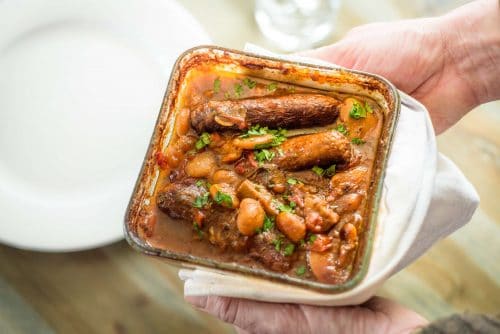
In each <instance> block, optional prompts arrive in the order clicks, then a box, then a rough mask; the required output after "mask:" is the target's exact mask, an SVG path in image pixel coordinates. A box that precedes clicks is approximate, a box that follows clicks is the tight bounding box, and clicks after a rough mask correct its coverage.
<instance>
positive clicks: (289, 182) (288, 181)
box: [286, 177, 299, 186]
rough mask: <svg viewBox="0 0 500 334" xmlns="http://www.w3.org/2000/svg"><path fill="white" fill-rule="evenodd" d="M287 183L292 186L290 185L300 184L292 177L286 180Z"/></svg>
mask: <svg viewBox="0 0 500 334" xmlns="http://www.w3.org/2000/svg"><path fill="white" fill-rule="evenodd" d="M286 183H288V184H290V185H292V186H293V185H294V184H297V183H299V181H298V180H297V179H294V178H293V177H290V178H288V179H287V180H286Z"/></svg>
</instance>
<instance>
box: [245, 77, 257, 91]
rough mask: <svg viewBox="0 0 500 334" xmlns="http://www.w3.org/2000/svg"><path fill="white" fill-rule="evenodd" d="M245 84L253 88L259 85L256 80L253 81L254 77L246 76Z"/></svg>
mask: <svg viewBox="0 0 500 334" xmlns="http://www.w3.org/2000/svg"><path fill="white" fill-rule="evenodd" d="M243 84H244V85H245V86H247V87H248V88H250V89H252V88H255V86H257V82H256V81H253V80H252V79H250V78H245V79H243Z"/></svg>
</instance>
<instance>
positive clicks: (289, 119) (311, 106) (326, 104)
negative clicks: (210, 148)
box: [191, 94, 340, 133]
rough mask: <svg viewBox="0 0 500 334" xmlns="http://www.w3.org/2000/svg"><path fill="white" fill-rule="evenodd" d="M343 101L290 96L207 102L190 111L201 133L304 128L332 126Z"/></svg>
mask: <svg viewBox="0 0 500 334" xmlns="http://www.w3.org/2000/svg"><path fill="white" fill-rule="evenodd" d="M339 104H340V101H339V100H337V99H336V98H334V97H331V96H327V95H321V94H291V95H283V96H265V97H257V98H248V99H241V100H227V101H208V102H206V103H202V104H199V105H198V106H196V107H195V108H194V109H193V110H192V111H191V125H192V126H193V128H194V129H196V131H198V132H199V133H201V132H203V131H217V130H222V129H234V130H236V129H239V130H243V129H247V128H248V127H250V126H251V125H255V124H259V125H261V126H268V127H270V128H278V127H281V128H287V129H290V128H303V127H310V126H315V125H322V124H330V123H333V122H334V121H335V120H336V119H337V116H338V114H339V112H338V107H339Z"/></svg>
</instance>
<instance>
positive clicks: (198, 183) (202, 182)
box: [195, 180, 211, 188]
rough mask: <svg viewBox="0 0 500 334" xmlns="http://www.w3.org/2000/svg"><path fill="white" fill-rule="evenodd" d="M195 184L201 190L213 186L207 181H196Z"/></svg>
mask: <svg viewBox="0 0 500 334" xmlns="http://www.w3.org/2000/svg"><path fill="white" fill-rule="evenodd" d="M195 184H196V186H197V187H200V188H204V187H207V188H210V186H211V184H210V183H208V182H207V181H205V180H198V181H196V183H195Z"/></svg>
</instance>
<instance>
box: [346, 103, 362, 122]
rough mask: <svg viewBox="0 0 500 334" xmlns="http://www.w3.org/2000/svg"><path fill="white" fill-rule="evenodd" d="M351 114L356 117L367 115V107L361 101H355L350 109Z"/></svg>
mask: <svg viewBox="0 0 500 334" xmlns="http://www.w3.org/2000/svg"><path fill="white" fill-rule="evenodd" d="M349 116H351V117H352V118H354V119H360V118H365V117H366V109H365V108H364V107H363V106H362V105H361V103H359V102H357V101H356V102H354V103H353V104H352V108H351V111H349Z"/></svg>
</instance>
